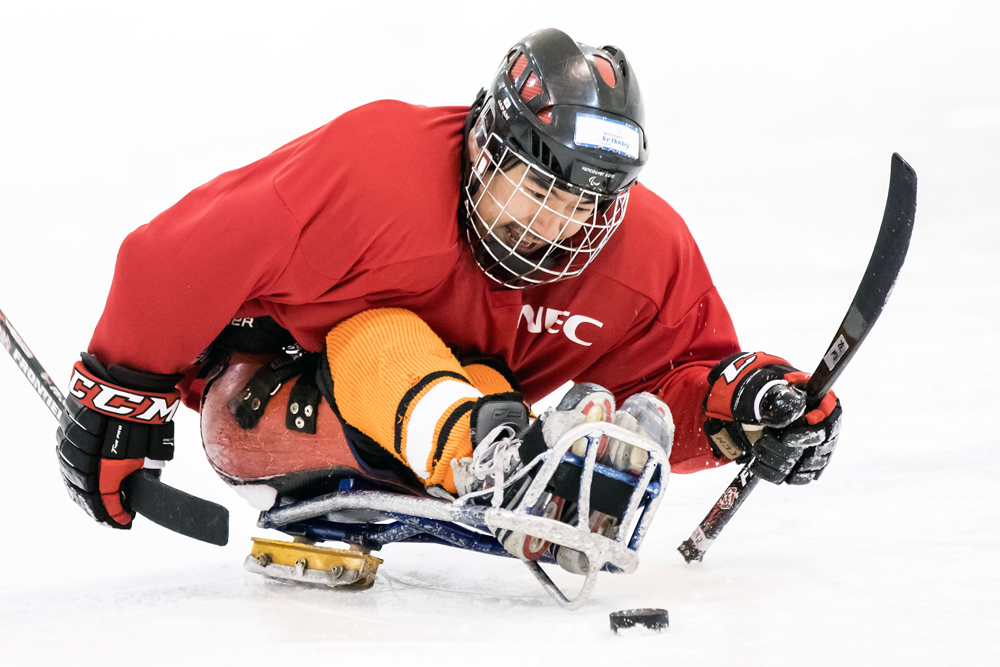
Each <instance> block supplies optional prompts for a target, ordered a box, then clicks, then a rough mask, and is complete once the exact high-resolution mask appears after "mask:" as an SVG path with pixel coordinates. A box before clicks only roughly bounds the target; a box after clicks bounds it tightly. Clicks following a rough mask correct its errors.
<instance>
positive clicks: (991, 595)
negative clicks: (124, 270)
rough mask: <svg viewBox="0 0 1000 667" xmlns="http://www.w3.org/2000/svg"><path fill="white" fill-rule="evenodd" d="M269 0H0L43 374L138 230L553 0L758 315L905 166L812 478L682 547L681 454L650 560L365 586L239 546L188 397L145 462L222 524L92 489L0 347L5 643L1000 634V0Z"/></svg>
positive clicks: (832, 286)
mask: <svg viewBox="0 0 1000 667" xmlns="http://www.w3.org/2000/svg"><path fill="white" fill-rule="evenodd" d="M286 4H290V5H292V8H291V9H289V8H285V7H284V6H282V5H278V4H272V3H251V2H241V3H177V2H175V3H170V4H169V5H161V9H159V10H154V9H150V8H148V7H147V6H146V3H120V4H115V5H108V4H102V3H86V6H85V7H84V6H83V5H84V3H63V4H56V3H14V2H5V3H3V4H0V100H2V103H0V229H2V235H0V238H2V240H0V308H2V309H3V311H4V312H5V313H6V314H7V315H8V316H9V317H10V318H11V321H12V322H13V323H14V325H15V326H16V327H17V328H18V330H19V331H20V333H21V334H22V335H23V336H24V337H25V339H26V340H27V342H28V343H29V345H30V346H31V347H32V349H33V350H34V352H35V353H36V354H37V355H38V357H39V358H40V359H41V361H42V362H43V364H45V366H46V368H48V369H49V371H50V372H52V374H53V375H54V376H55V377H58V378H61V379H65V377H66V376H68V370H69V367H70V365H71V364H72V363H73V361H74V359H75V358H76V355H77V354H78V352H79V351H80V350H81V349H83V348H84V347H85V346H86V344H87V341H88V340H89V336H90V332H91V331H92V329H93V327H94V325H95V323H96V321H97V318H98V317H99V315H100V313H101V309H102V307H103V303H104V299H105V295H106V293H107V289H108V285H109V284H110V280H111V275H112V270H113V266H114V257H115V253H116V250H117V247H118V244H119V243H120V241H121V239H122V238H123V237H124V236H125V234H126V233H128V231H130V230H131V229H133V228H134V227H136V226H138V225H139V224H142V223H144V222H146V221H148V220H149V219H151V218H152V217H153V216H155V215H156V214H157V213H158V212H159V211H161V210H162V209H164V208H166V207H167V206H169V205H170V204H172V203H173V202H174V201H176V200H177V199H178V198H180V197H181V196H182V195H183V194H184V193H186V192H187V191H188V190H190V189H191V188H193V187H194V186H196V185H198V184H199V183H201V182H204V181H205V180H207V179H209V178H211V177H212V176H214V175H216V174H217V173H219V172H221V171H224V170H227V169H231V168H234V167H237V166H240V165H242V164H245V163H247V162H249V161H251V160H253V159H255V158H257V157H259V156H261V155H263V154H265V153H267V152H268V151H270V150H273V149H274V148H276V147H277V146H279V145H281V144H282V143H284V142H286V141H288V140H290V139H292V138H294V137H296V136H298V135H300V134H303V133H304V132H306V131H308V130H310V129H312V128H314V127H316V126H319V125H321V124H322V123H324V122H326V121H327V120H329V119H330V118H332V117H334V116H335V115H337V114H338V113H340V112H342V111H344V110H346V109H349V108H351V107H354V106H356V105H358V104H361V103H363V102H367V101H370V100H373V99H378V98H381V97H397V98H400V99H404V100H407V101H412V102H419V103H425V104H466V103H468V102H469V101H471V99H472V97H473V95H474V94H475V92H476V90H478V88H479V87H480V86H481V85H483V84H485V83H486V81H487V80H488V79H489V78H490V76H491V74H492V72H493V70H494V68H495V66H496V64H497V63H498V62H499V59H500V58H501V56H502V55H503V54H504V53H505V52H506V49H507V47H508V46H509V45H510V44H511V43H512V42H513V41H514V40H515V39H517V38H518V37H520V36H521V35H523V34H525V33H527V32H529V31H531V30H533V29H536V28H539V27H543V26H547V25H556V26H560V27H562V28H563V29H565V30H567V31H568V32H570V34H572V35H574V36H575V37H577V38H578V39H581V40H583V41H587V42H591V43H613V44H617V45H619V46H620V47H622V48H623V49H625V51H626V52H627V53H628V54H629V57H630V58H631V59H632V61H633V63H634V67H635V72H636V74H637V75H638V77H639V78H640V81H641V83H642V87H643V91H644V94H645V98H646V109H647V123H646V125H647V128H646V129H647V130H648V134H649V137H650V142H651V148H652V160H651V162H650V165H649V166H648V167H647V169H646V171H645V172H644V176H643V181H644V182H645V183H646V184H648V185H649V186H650V187H652V188H653V189H654V190H655V191H656V192H658V193H659V194H660V195H662V196H663V197H664V198H665V199H667V200H668V201H669V202H671V203H672V204H673V206H674V207H675V208H677V210H678V211H679V212H680V213H681V214H682V215H683V216H684V217H685V219H686V220H687V221H688V223H689V225H690V226H691V228H692V230H693V232H694V234H695V236H696V238H697V239H698V241H699V243H700V245H701V248H702V250H703V253H704V255H705V257H706V260H707V261H708V264H709V266H710V267H711V269H712V272H713V276H714V278H715V280H716V282H717V284H718V286H719V290H720V292H721V293H722V295H723V297H724V298H725V299H726V302H727V304H728V305H729V307H730V309H731V312H732V315H733V318H734V320H735V322H736V325H737V328H738V330H739V331H740V335H741V341H742V343H743V347H744V348H745V349H765V350H768V351H773V352H775V353H778V354H781V355H783V356H785V357H787V358H788V359H790V360H791V361H792V362H793V363H796V364H797V365H799V366H801V367H803V368H806V369H809V368H810V367H812V366H814V365H815V364H816V362H817V361H818V359H819V358H820V357H821V355H822V354H823V352H825V350H826V346H827V344H828V343H829V340H830V338H831V336H832V334H833V331H834V330H835V329H836V327H837V325H838V324H839V323H840V320H841V318H842V317H843V314H844V312H845V310H846V307H847V304H848V303H849V302H850V299H851V297H852V296H853V294H854V290H855V288H856V286H857V283H858V281H859V280H860V277H861V274H862V272H863V271H864V267H865V265H866V263H867V261H868V255H869V252H870V249H871V247H872V244H873V242H874V239H875V235H876V232H877V229H878V225H879V222H880V220H881V215H882V208H883V205H884V198H885V190H886V184H887V181H888V172H889V156H890V154H891V153H892V152H893V151H898V152H900V153H901V154H902V155H903V156H904V157H905V158H906V159H907V160H908V161H909V162H910V163H911V164H912V165H913V166H914V168H915V169H916V171H917V173H918V174H919V176H920V198H919V206H918V212H917V226H916V232H915V234H914V239H913V244H912V247H911V250H910V257H909V260H908V261H907V264H906V266H905V267H904V269H903V272H902V276H901V277H900V280H899V284H898V286H897V288H896V291H895V293H894V294H893V296H892V299H891V301H890V303H889V305H888V308H887V310H886V312H885V314H884V316H883V318H882V320H880V321H879V323H878V326H877V327H876V328H875V330H874V332H873V333H872V335H871V336H870V337H869V339H868V340H867V342H866V343H865V347H864V349H863V350H862V351H861V352H860V353H859V355H858V356H857V358H856V359H855V360H854V362H853V363H852V366H851V367H850V369H849V370H848V372H847V373H846V374H845V375H844V376H843V378H842V379H841V381H840V382H839V383H838V385H837V391H838V393H839V394H840V396H841V397H842V398H843V401H844V405H845V423H844V430H843V435H842V437H841V445H840V449H839V451H838V453H837V455H836V457H835V459H834V462H833V464H832V466H831V468H830V470H829V472H828V474H827V475H826V476H825V477H824V478H823V480H822V481H821V482H820V483H818V484H815V485H812V486H809V487H804V488H776V487H773V486H768V485H765V484H762V485H761V486H760V487H759V488H758V490H757V492H756V493H755V494H754V496H753V498H752V499H751V500H750V501H749V502H748V504H747V505H746V506H744V508H743V509H742V510H741V511H740V513H739V514H738V516H737V517H736V519H734V521H733V522H732V524H730V526H729V527H728V528H727V529H726V530H725V532H724V533H723V535H722V537H721V538H720V539H719V541H718V542H717V543H716V544H715V546H714V548H713V549H712V551H711V552H709V554H708V557H707V558H706V562H704V563H702V564H699V565H686V564H685V563H684V562H683V560H682V559H681V558H680V556H679V555H678V554H677V552H676V551H675V547H676V545H677V544H678V543H679V542H680V541H681V540H683V539H684V538H685V537H687V536H688V534H689V533H690V531H691V530H692V529H693V528H694V526H695V525H696V524H697V522H698V521H699V519H700V518H701V517H702V516H703V514H704V513H705V512H706V511H707V510H708V509H709V507H710V506H711V505H712V503H713V502H714V501H715V499H716V497H717V496H718V494H719V493H720V492H721V490H722V489H723V488H724V487H725V485H726V484H727V483H728V481H729V479H730V478H731V476H732V475H733V474H734V473H735V469H732V468H730V469H722V470H715V471H709V472H704V473H701V474H697V475H693V476H675V478H674V479H673V480H672V482H671V486H670V489H669V492H668V497H667V499H666V502H665V503H664V505H663V507H662V509H661V512H660V516H659V519H658V521H657V523H656V525H654V526H653V528H652V531H651V534H650V536H649V539H648V540H647V542H646V544H645V545H644V547H643V550H642V552H641V556H642V564H641V565H640V568H639V571H638V572H637V573H636V574H634V575H631V576H625V577H611V576H605V577H604V578H603V581H600V582H599V583H598V587H597V590H596V594H595V596H594V599H593V602H592V603H591V605H590V606H589V607H587V608H585V609H583V610H581V611H577V612H573V613H567V612H563V611H561V610H559V609H557V608H556V607H555V606H554V605H552V604H551V603H550V602H549V600H548V598H547V597H546V596H545V594H544V592H543V591H542V590H541V589H540V588H539V587H538V586H537V585H536V584H535V582H534V580H533V579H532V578H531V577H530V576H529V574H528V572H527V571H526V570H525V569H524V568H523V567H522V566H520V565H519V564H518V563H515V562H506V561H501V560H499V559H493V558H489V557H486V556H479V555H475V554H470V553H464V552H459V551H454V550H450V549H447V548H442V547H438V548H435V547H415V546H406V545H397V546H390V547H387V548H386V549H384V550H383V552H382V553H381V554H380V555H381V556H382V557H383V558H384V559H385V561H386V562H385V564H384V565H383V566H382V568H381V571H380V574H379V580H378V583H377V584H376V586H375V588H374V589H372V590H370V591H367V592H360V593H347V592H343V591H327V590H321V589H307V588H297V587H295V586H292V585H287V584H281V583H272V582H268V581H264V580H261V579H258V578H256V577H254V576H253V575H250V574H247V573H244V571H243V569H242V566H241V563H242V561H243V558H244V557H245V555H246V554H247V553H248V549H249V538H250V536H251V535H265V534H266V533H265V531H260V530H258V529H256V528H254V525H253V524H254V520H255V516H256V513H255V512H254V511H253V510H252V509H250V508H249V507H248V506H247V505H246V503H244V502H243V501H242V500H240V499H239V498H238V497H237V496H236V495H235V494H234V493H232V492H231V491H229V490H228V489H227V488H226V487H225V486H224V485H223V484H222V483H221V482H220V481H219V480H217V479H216V478H215V477H214V475H213V473H212V472H211V470H210V468H209V466H208V465H207V463H206V462H205V460H204V457H203V456H202V454H201V452H200V451H199V446H198V434H197V419H196V416H195V415H194V414H192V413H190V412H185V413H184V414H183V415H182V416H181V417H180V419H179V428H178V434H177V435H178V437H177V441H178V443H179V447H178V454H177V459H176V460H175V461H173V462H172V463H171V464H170V465H169V466H168V469H167V470H166V472H165V479H166V480H167V481H169V482H170V483H172V484H174V485H176V486H178V487H181V488H183V489H186V490H188V491H190V492H192V493H196V494H199V495H201V496H203V497H206V498H210V499H212V500H216V501H219V502H222V503H224V504H226V505H227V506H229V507H230V508H231V510H232V523H233V530H232V537H231V541H230V545H229V546H228V547H225V548H221V549H220V548H217V547H212V546H206V545H202V544H199V543H195V542H192V541H189V540H185V539H183V538H180V537H177V536H175V535H173V534H171V533H169V532H167V531H164V530H163V529H160V528H158V527H157V526H155V525H152V524H150V523H149V522H148V521H143V520H138V521H136V525H135V528H134V530H132V531H131V532H128V533H126V532H119V531H112V530H104V529H101V528H99V527H97V526H95V525H93V524H91V523H90V522H89V521H88V520H87V519H86V518H85V517H84V516H83V515H82V514H81V513H80V512H79V510H78V509H77V508H76V507H75V506H74V505H73V504H72V503H71V502H70V501H69V500H67V498H66V495H65V492H64V491H63V489H62V487H61V483H60V481H59V477H58V474H57V472H56V466H55V460H54V454H53V438H52V431H53V424H52V423H51V418H50V416H49V414H48V413H47V412H46V410H45V408H44V407H43V406H42V404H41V403H40V402H39V401H38V399H37V398H36V397H34V396H33V394H32V392H31V390H30V388H29V387H28V385H27V383H26V382H25V381H24V380H23V379H22V378H21V377H20V374H19V373H18V372H17V370H16V369H15V367H14V366H13V364H11V363H10V362H9V361H4V360H0V380H2V382H0V433H2V434H3V435H2V441H3V442H2V447H0V452H2V458H0V461H2V466H0V470H2V473H3V475H2V478H0V479H2V483H0V503H2V505H0V506H2V507H3V508H4V513H3V524H4V527H3V531H2V534H3V537H2V538H0V664H4V665H8V664H12V665H13V664H69V663H71V662H72V663H73V664H123V663H125V662H126V661H135V662H140V661H141V663H144V664H178V663H185V664H274V661H276V660H282V661H296V663H298V664H346V663H347V662H348V661H350V662H351V663H352V664H376V665H378V664H432V663H433V664H442V663H444V664H448V663H454V664H462V665H464V664H470V663H475V664H501V663H503V664H511V662H512V661H514V662H518V663H519V662H522V661H525V660H527V661H529V662H531V663H532V664H571V665H585V664H609V663H610V662H611V661H617V663H618V664H670V665H700V666H713V665H726V666H730V665H802V664H808V665H817V666H820V665H831V666H832V665H838V666H839V665H847V664H857V665H907V666H913V665H933V666H935V667H937V666H940V665H953V664H960V665H964V666H966V665H995V664H1000V649H998V648H997V644H996V640H995V637H996V636H997V633H998V631H1000V612H998V603H1000V576H998V571H1000V569H998V567H997V564H998V561H1000V553H998V546H1000V510H998V505H1000V502H998V501H1000V492H998V488H1000V485H998V483H997V479H998V476H1000V463H998V459H997V451H998V449H1000V436H998V434H997V429H998V428H1000V427H998V423H1000V420H998V417H1000V411H998V410H997V407H996V405H997V399H996V396H997V383H996V377H997V374H996V372H995V366H996V362H995V356H996V347H997V342H998V335H997V329H998V325H1000V306H998V303H1000V271H998V265H1000V215H998V213H997V202H996V193H997V191H998V183H1000V169H997V167H996V160H995V155H996V154H997V152H998V149H1000V39H997V31H998V28H1000V6H998V5H997V3H995V2H992V1H982V2H973V1H970V0H958V1H953V2H949V3H940V2H933V3H932V2H926V1H904V0H894V1H891V2H877V1H867V2H859V1H854V0H851V1H846V2H838V3H803V2H791V1H788V2H776V1H774V0H762V1H760V2H754V3H743V2H733V1H725V2H716V3H690V2H688V3H673V2H666V3H660V2H656V3H652V2H651V3H632V2H620V3H607V2H585V1H584V2H574V3H562V2H560V3H555V2H552V3H531V4H527V3H520V4H518V3H515V4H513V5H511V4H510V3H508V4H507V5H496V3H494V4H489V3H486V4H483V3H480V4H473V3H447V4H444V3H442V4H434V5H431V4H418V3H400V4H398V5H394V4H393V3H386V2H382V3H356V4H353V5H352V6H351V8H349V9H346V8H343V7H341V6H340V5H341V4H343V3H305V2H303V3H286ZM821 6H822V7H823V8H820V7H821ZM385 186H386V187H391V183H390V182H387V183H386V184H385ZM156 296H157V295H155V294H151V295H150V299H151V300H155V299H156ZM182 324H183V323H179V325H181V326H182ZM267 536H270V537H275V536H277V534H276V533H271V534H270V535H267ZM646 606H650V607H665V608H667V609H668V610H669V612H670V620H671V628H670V630H669V631H668V632H666V633H664V634H661V635H654V636H641V637H615V636H613V635H612V634H611V633H610V631H609V630H608V617H607V615H608V613H609V612H611V611H614V610H618V609H623V608H634V607H646Z"/></svg>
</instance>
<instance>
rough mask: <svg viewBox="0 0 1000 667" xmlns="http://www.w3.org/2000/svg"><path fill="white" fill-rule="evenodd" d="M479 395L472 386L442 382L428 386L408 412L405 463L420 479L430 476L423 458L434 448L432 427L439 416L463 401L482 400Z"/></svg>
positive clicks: (455, 382) (447, 381)
mask: <svg viewBox="0 0 1000 667" xmlns="http://www.w3.org/2000/svg"><path fill="white" fill-rule="evenodd" d="M482 397H483V395H482V393H481V392H480V391H479V390H478V389H476V388H475V387H473V386H472V385H468V384H465V383H464V382H458V381H457V380H445V381H444V382H441V383H439V384H436V385H434V386H433V387H431V390H430V391H428V392H427V393H426V394H424V395H423V397H422V398H421V399H420V401H419V402H418V403H417V404H416V405H415V406H414V407H413V412H411V413H410V423H409V424H407V425H406V463H407V464H408V465H409V466H410V469H412V470H413V472H415V473H417V475H418V476H419V477H420V479H427V478H428V477H430V476H431V473H430V471H429V470H427V458H428V457H429V456H430V455H431V450H433V449H434V444H435V443H434V427H435V426H437V423H438V421H439V420H440V419H441V415H443V414H444V413H445V410H447V409H448V408H450V407H451V406H452V405H454V404H455V403H457V402H458V401H460V400H462V399H463V398H476V399H478V398H482Z"/></svg>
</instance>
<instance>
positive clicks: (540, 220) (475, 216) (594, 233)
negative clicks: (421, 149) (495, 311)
mask: <svg viewBox="0 0 1000 667" xmlns="http://www.w3.org/2000/svg"><path fill="white" fill-rule="evenodd" d="M471 158H472V164H471V169H470V170H469V176H468V180H467V182H466V183H465V187H464V192H463V194H464V199H465V206H466V213H467V215H468V225H467V235H468V238H469V242H470V244H471V245H472V250H473V254H474V256H475V258H476V261H477V262H478V264H479V266H480V267H481V268H482V270H483V271H484V272H485V273H486V275H487V276H488V277H489V278H490V279H492V280H494V281H496V282H498V283H500V284H502V285H504V286H505V287H508V288H512V289H524V288H526V287H531V286H533V285H540V284H545V283H551V282H555V281H557V280H565V279H566V278H572V277H574V276H578V275H580V273H581V272H582V271H583V270H584V269H585V268H586V267H587V266H588V265H589V264H590V262H592V261H593V260H594V258H595V257H596V256H597V253H598V252H600V251H601V249H602V248H603V247H604V245H605V244H606V243H607V242H608V239H609V238H610V237H611V235H612V234H613V233H614V231H615V230H616V229H617V228H618V225H620V224H621V222H622V219H623V218H624V216H625V208H626V205H627V204H628V189H625V190H623V191H621V192H619V193H616V194H601V193H598V192H594V191H590V190H586V189H584V188H580V187H578V186H574V185H571V184H570V183H567V182H566V181H563V180H562V179H559V178H557V177H556V176H555V175H554V174H552V173H551V172H550V171H548V170H546V169H544V168H542V167H541V166H539V165H538V164H536V163H535V162H533V161H531V160H528V159H527V158H525V157H524V156H522V155H521V154H520V153H519V152H518V151H515V150H514V149H513V148H512V147H511V146H510V145H509V144H508V143H507V142H505V141H503V140H502V139H501V138H500V137H498V136H497V135H496V134H494V133H491V134H490V135H489V136H488V137H486V141H485V145H484V146H482V148H481V150H480V152H479V154H478V155H473V156H471ZM521 167H523V170H522V169H521ZM529 185H530V188H531V189H530V190H529V189H528V187H527V186H529ZM557 198H558V199H559V200H560V203H559V204H558V205H557V204H556V201H555V200H556V199H557ZM577 227H578V229H577V230H576V231H575V232H574V231H573V229H574V228H577Z"/></svg>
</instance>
